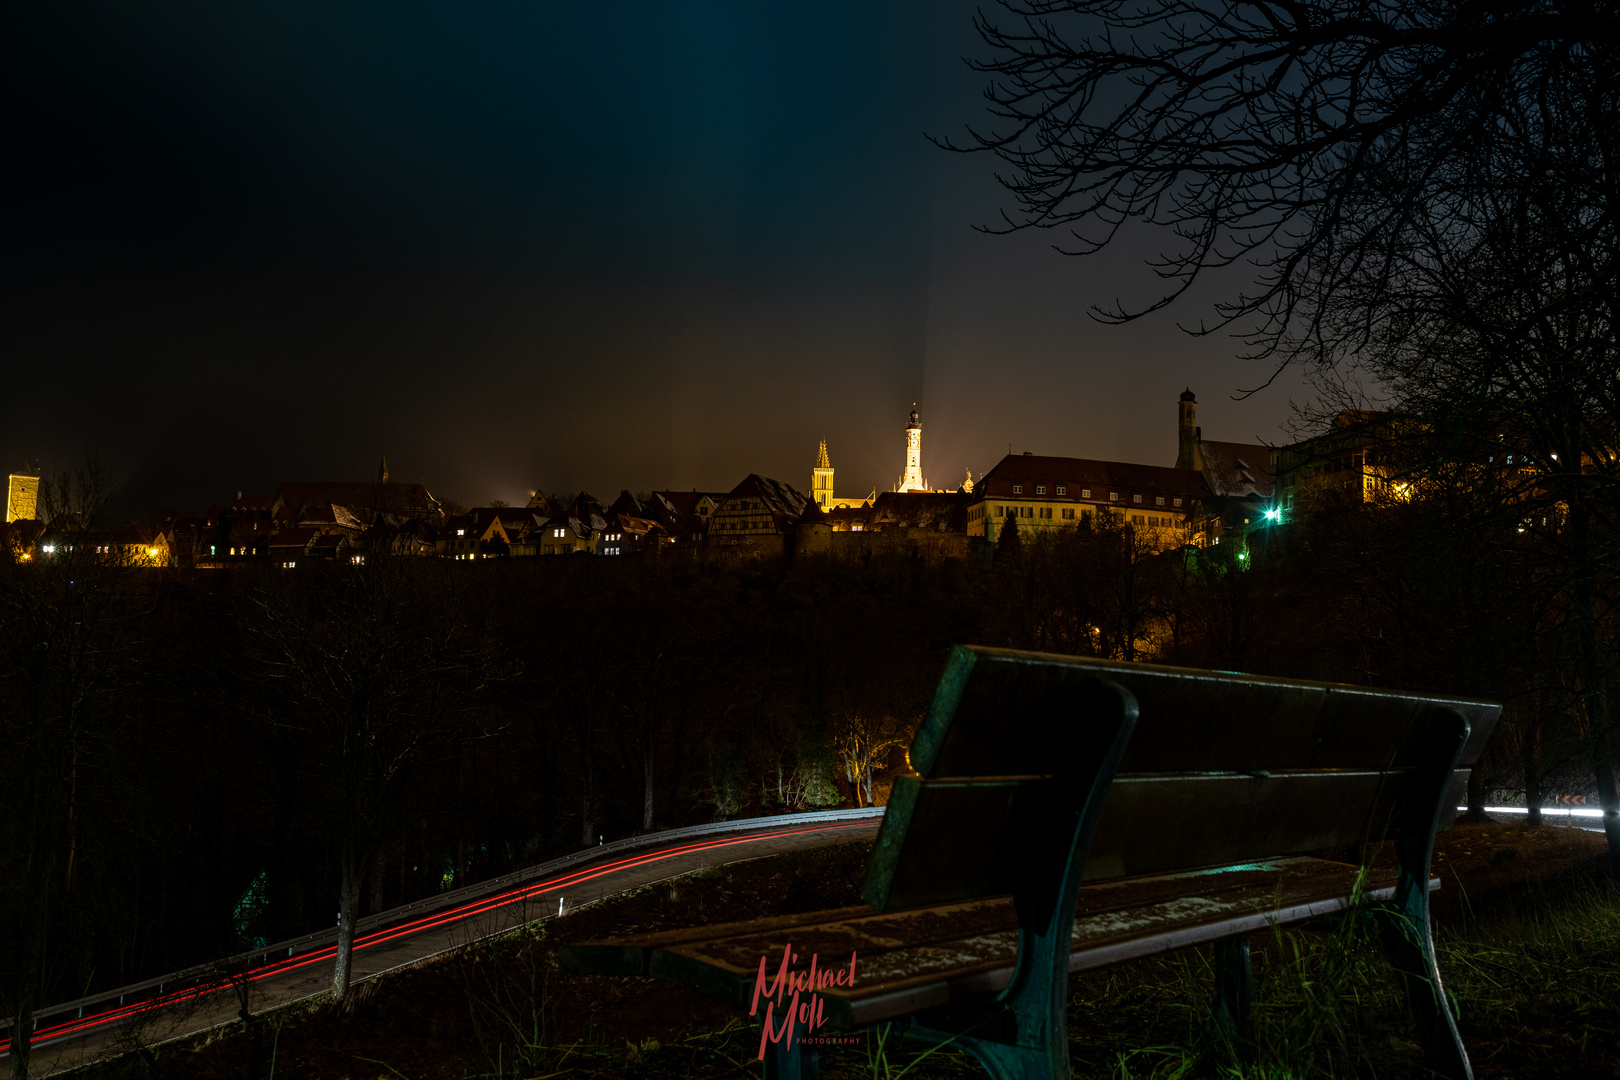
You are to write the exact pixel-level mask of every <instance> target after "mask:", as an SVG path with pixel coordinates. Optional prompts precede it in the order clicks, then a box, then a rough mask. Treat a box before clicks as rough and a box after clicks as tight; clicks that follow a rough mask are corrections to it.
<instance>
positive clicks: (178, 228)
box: [0, 2, 1303, 509]
mask: <svg viewBox="0 0 1620 1080" xmlns="http://www.w3.org/2000/svg"><path fill="white" fill-rule="evenodd" d="M972 17H973V6H972V5H970V4H967V3H965V2H963V3H955V4H953V5H949V6H947V7H946V8H944V9H941V8H939V7H938V6H937V5H929V6H924V5H922V4H921V3H920V2H918V3H913V4H910V5H909V6H907V5H902V6H900V7H898V8H895V9H893V10H885V11H883V12H871V11H866V10H862V9H859V8H856V7H854V6H853V5H851V6H849V7H847V8H839V7H838V6H837V5H829V6H826V7H825V8H817V9H815V10H810V9H805V10H793V9H787V8H775V9H769V10H766V9H758V10H742V9H739V10H736V11H721V10H715V11H706V12H690V11H683V12H677V11H676V10H675V9H669V10H668V11H665V10H663V9H654V10H653V11H652V13H651V14H649V15H648V17H646V18H639V19H623V18H618V17H614V16H613V15H612V14H611V13H605V12H592V11H583V10H582V11H576V12H566V11H561V10H550V11H547V12H544V13H542V12H519V11H507V12H505V13H486V14H484V15H477V16H470V15H469V16H460V15H458V16H455V17H450V16H448V15H438V14H434V13H431V12H425V11H424V12H416V13H414V14H410V15H402V14H399V13H390V14H389V15H388V16H387V17H382V16H380V15H370V16H368V15H365V14H360V13H357V14H354V15H353V16H352V17H347V16H345V17H340V16H338V15H336V14H334V13H331V12H321V11H317V10H313V9H312V10H310V11H304V10H302V9H298V8H296V7H293V8H282V7H278V8H273V9H271V8H266V9H264V10H262V11H257V12H256V13H254V14H252V15H249V14H246V13H244V12H236V13H230V12H226V11H224V10H220V11H217V12H203V13H197V12H189V13H187V12H180V11H179V10H178V9H177V10H175V11H172V12H145V13H141V14H139V15H137V14H136V13H134V12H129V11H122V10H120V9H117V8H114V7H109V8H107V9H106V10H105V11H103V12H101V13H100V15H99V16H98V17H96V18H76V17H71V16H69V15H68V14H66V13H64V12H61V11H57V10H54V9H46V8H42V9H37V10H34V11H31V12H30V13H28V14H26V15H25V16H19V19H21V20H22V21H23V23H24V25H22V26H21V27H20V35H21V38H22V39H24V40H27V41H29V42H30V43H31V45H30V48H28V49H26V50H24V52H25V55H24V57H23V58H22V59H21V60H20V61H19V64H18V66H17V67H16V69H15V70H13V71H12V72H10V73H9V77H10V78H12V79H13V80H14V83H15V87H16V92H15V93H14V94H13V95H12V96H11V97H10V98H9V100H10V101H11V102H13V105H12V110H13V112H12V114H11V115H12V118H13V121H14V130H15V131H16V132H17V135H16V139H17V150H16V157H17V158H18V160H20V161H24V162H26V163H27V167H26V168H22V169H19V170H16V171H15V172H14V173H13V174H12V175H10V176H8V177H7V180H6V183H7V184H8V189H7V190H8V193H9V194H10V196H11V197H10V204H11V205H12V206H13V207H17V208H22V207H26V208H27V212H26V213H23V212H20V210H19V212H15V213H13V215H12V221H11V223H12V229H11V231H10V233H8V243H7V246H6V251H5V254H4V255H3V256H0V260H3V262H0V271H3V273H4V274H5V279H6V282H7V288H6V290H5V297H6V299H5V305H6V306H5V308H4V314H5V327H6V330H5V334H4V342H5V352H6V356H7V360H8V368H9V372H8V375H9V379H10V381H9V382H8V386H7V394H8V399H9V400H10V401H11V402H14V403H17V404H16V407H14V408H13V409H11V410H9V411H8V414H7V417H6V421H5V423H4V424H0V457H3V458H4V460H5V463H6V467H7V468H8V469H17V468H19V467H20V466H21V465H22V464H23V462H24V461H27V462H30V463H38V464H42V465H44V466H45V467H46V468H47V469H49V468H52V467H56V468H65V467H71V466H72V465H73V464H75V463H76V462H79V461H81V460H82V459H83V456H84V455H85V453H87V452H89V453H94V454H96V455H97V457H98V458H99V459H100V460H101V461H102V462H103V463H104V464H105V465H106V467H107V468H108V470H109V472H110V473H111V474H112V475H113V478H114V480H115V481H116V482H117V484H118V486H119V488H120V489H121V490H122V491H123V493H124V498H125V502H126V504H127V505H128V506H129V507H130V508H131V509H135V508H144V507H161V506H173V507H198V506H205V505H207V503H208V502H209V501H210V500H212V499H213V498H215V497H217V493H219V492H222V491H227V490H228V491H235V490H237V489H238V488H240V487H260V488H263V487H265V486H266V485H271V484H274V483H276V482H278V481H280V480H283V479H289V478H292V479H296V478H299V477H305V478H310V477H317V476H354V477H357V478H358V477H364V476H367V475H370V473H371V471H372V470H373V469H374V468H375V467H376V462H377V460H378V458H379V457H380V456H381V455H383V454H387V455H388V456H389V458H390V460H391V461H392V462H393V463H394V467H395V469H396V471H397V472H398V474H399V475H400V476H402V477H409V478H410V479H412V480H420V481H422V482H424V483H427V484H428V485H429V486H430V487H431V488H432V489H433V490H435V491H445V492H447V493H448V494H449V495H450V496H451V497H453V498H456V499H458V500H460V501H463V502H467V503H477V502H481V501H486V500H489V499H494V498H505V499H507V500H515V499H516V498H517V497H518V496H519V495H520V494H521V493H522V492H525V491H527V490H529V489H531V488H534V487H536V486H540V487H568V488H574V489H585V490H591V491H606V489H607V488H608V487H609V486H610V485H613V486H619V487H622V486H630V487H638V486H639V487H643V488H646V489H655V488H666V487H668V488H691V487H699V488H704V487H710V486H723V485H726V484H727V483H729V482H730V481H729V480H728V478H734V477H736V476H740V475H743V474H745V473H747V472H751V471H761V472H765V473H767V474H775V475H780V476H783V477H784V478H787V477H794V478H797V477H799V476H800V474H801V473H804V472H806V470H807V468H808V464H809V463H813V461H814V457H813V455H814V452H815V448H816V443H817V442H818V440H820V439H822V438H825V439H827V440H828V443H829V446H830V448H831V449H832V452H833V454H834V456H835V458H836V461H837V467H838V468H839V470H840V475H848V476H849V477H851V482H852V483H853V482H854V478H855V477H862V478H863V479H862V480H861V482H862V483H865V484H867V487H868V490H870V489H871V488H872V487H873V486H876V487H877V488H878V489H879V490H881V489H882V488H884V487H886V486H888V484H889V483H890V482H892V479H893V477H892V476H891V475H890V473H891V472H893V471H894V466H893V465H892V464H891V462H892V459H893V458H894V456H895V451H894V446H895V443H896V439H897V438H898V436H897V435H896V434H895V431H896V428H897V425H896V423H895V418H896V416H899V417H901V418H902V420H901V423H902V424H903V417H904V415H905V411H906V409H907V408H908V407H909V405H910V403H911V402H912V401H914V400H915V401H918V402H919V403H920V408H921V409H922V410H923V413H924V415H925V417H926V422H927V423H928V424H929V427H930V450H929V454H928V462H927V468H928V471H929V478H930V479H932V480H933V481H934V482H935V483H943V482H945V479H946V477H947V476H949V477H950V478H951V479H952V480H954V479H955V475H956V472H957V470H961V469H965V468H972V469H973V470H974V471H975V472H978V471H980V470H982V469H984V468H988V467H989V465H990V464H992V463H993V462H994V460H995V459H996V457H998V456H999V453H998V450H999V451H1000V452H1004V451H1005V447H1006V445H1007V443H1008V442H1009V441H1011V442H1013V443H1014V444H1015V445H1016V446H1017V448H1018V449H1020V450H1022V449H1029V450H1031V451H1034V452H1042V453H1052V454H1070V455H1077V456H1086V457H1093V458H1103V459H1112V460H1130V461H1143V462H1157V461H1161V460H1164V459H1165V458H1166V455H1167V454H1171V455H1173V452H1174V449H1173V440H1172V438H1171V436H1170V435H1168V434H1166V433H1165V428H1166V424H1165V421H1164V419H1163V417H1164V416H1165V415H1166V413H1165V410H1166V406H1165V405H1164V402H1166V401H1168V400H1173V398H1174V395H1175V394H1177V393H1179V392H1180V391H1181V389H1182V388H1183V387H1184V386H1186V385H1189V384H1190V385H1192V386H1193V388H1194V389H1195V390H1196V391H1198V393H1199V394H1200V396H1201V398H1202V400H1203V401H1204V402H1205V403H1206V406H1213V405H1214V404H1215V403H1216V402H1224V399H1226V398H1227V397H1230V396H1232V395H1233V394H1235V393H1236V392H1238V391H1241V390H1243V389H1247V388H1252V387H1257V386H1260V385H1262V384H1264V383H1265V382H1266V380H1267V379H1268V378H1269V377H1270V376H1271V375H1272V374H1273V371H1272V368H1271V367H1270V366H1269V365H1268V364H1265V363H1256V362H1247V361H1244V360H1241V359H1239V357H1240V356H1241V355H1242V354H1243V353H1244V352H1245V351H1246V346H1245V345H1244V343H1243V342H1242V341H1241V340H1235V339H1233V338H1231V337H1228V336H1222V335H1219V334H1216V335H1212V336H1209V337H1202V338H1200V337H1193V336H1190V335H1188V334H1186V333H1185V332H1183V331H1182V330H1181V329H1180V328H1179V326H1180V325H1182V324H1184V325H1187V326H1198V325H1199V324H1200V323H1201V322H1202V321H1204V320H1205V319H1206V317H1207V315H1208V309H1209V305H1210V302H1211V300H1212V298H1213V297H1214V296H1215V295H1217V293H1216V292H1213V291H1211V290H1210V289H1205V288H1203V287H1202V286H1201V287H1200V289H1199V290H1197V291H1196V292H1195V294H1193V295H1189V296H1187V297H1185V298H1184V299H1183V301H1182V302H1181V303H1178V304H1176V305H1173V306H1172V307H1171V308H1169V309H1166V310H1165V311H1163V312H1159V313H1157V314H1156V315H1154V316H1152V317H1150V318H1148V319H1144V320H1142V321H1140V322H1136V323H1132V324H1130V325H1126V326H1109V325H1104V324H1102V323H1099V322H1096V321H1094V320H1093V319H1092V318H1091V317H1090V316H1089V314H1088V309H1089V308H1091V307H1092V306H1094V305H1100V306H1103V307H1107V306H1108V305H1110V304H1112V303H1114V302H1115V301H1116V300H1118V299H1120V298H1124V299H1127V300H1129V299H1133V298H1140V297H1143V296H1148V295H1152V294H1153V292H1154V291H1155V290H1156V289H1157V288H1158V285H1159V281H1158V279H1157V277H1156V276H1155V275H1154V274H1153V272H1152V270H1151V269H1150V268H1148V267H1147V266H1146V260H1147V259H1149V258H1151V257H1152V256H1153V255H1154V254H1155V253H1156V251H1157V249H1158V245H1159V241H1158V240H1157V239H1156V238H1154V237H1152V236H1147V235H1144V236H1142V237H1139V238H1137V239H1136V240H1135V241H1134V242H1133V243H1132V244H1130V245H1126V246H1124V247H1121V248H1119V249H1118V250H1110V251H1108V252H1105V253H1103V254H1101V255H1098V256H1094V257H1091V258H1088V259H1072V258H1066V257H1065V256H1063V255H1061V254H1059V253H1057V252H1055V251H1053V250H1052V248H1053V245H1054V244H1063V243H1066V242H1067V238H1066V234H1063V233H1061V232H1056V233H1044V232H1037V233H1024V234H1018V235H1010V236H995V235H986V234H984V233H981V232H977V231H975V227H976V226H982V225H993V224H994V223H995V222H996V220H997V215H998V212H999V211H1000V209H1001V208H1002V207H1003V206H1004V194H1005V193H1004V192H1003V190H1002V189H1001V188H1000V187H999V185H998V184H997V183H996V181H995V179H994V170H995V165H994V162H993V161H992V160H990V159H989V158H988V157H984V156H976V155H961V154H952V153H949V152H947V151H945V150H942V149H940V148H938V147H937V146H935V145H933V144H931V143H930V142H929V138H930V137H942V138H943V137H948V136H954V135H957V134H959V133H961V132H962V131H963V130H964V125H965V124H968V123H970V122H974V119H975V118H976V117H978V116H979V115H980V109H981V104H982V102H981V98H980V94H981V92H982V90H983V79H982V76H980V75H978V74H976V73H974V72H972V71H971V70H969V69H968V68H967V66H966V65H964V64H963V63H962V62H961V59H960V58H961V57H963V56H965V55H971V54H973V53H974V52H975V51H976V50H977V48H978V41H977V35H976V33H975V31H974V29H973V24H972ZM608 35H611V36H614V37H615V38H617V39H618V40H620V41H621V42H623V45H624V47H625V48H628V49H630V50H631V51H632V52H633V53H634V54H635V55H636V56H637V57H638V58H639V59H640V60H641V61H644V62H643V63H639V64H633V65H630V70H629V72H628V73H627V72H626V71H624V70H622V69H620V68H618V67H615V68H613V69H612V70H611V71H609V70H607V69H605V68H604V67H603V66H600V65H597V64H595V63H594V62H593V61H592V60H591V59H590V53H591V50H589V49H579V48H576V47H575V45H574V43H576V42H578V41H581V40H586V41H590V40H600V39H602V38H603V37H604V36H608ZM649 103H653V104H652V105H651V106H650V107H649ZM1302 385H1303V384H1302V383H1300V382H1299V381H1298V380H1297V379H1295V378H1294V377H1293V376H1292V375H1287V376H1285V377H1284V378H1283V379H1282V380H1281V381H1279V382H1278V383H1276V384H1274V385H1272V386H1271V387H1269V388H1268V389H1266V390H1265V391H1263V392H1262V393H1260V394H1258V395H1256V396H1255V397H1253V398H1250V399H1248V400H1246V401H1242V402H1230V403H1227V404H1223V407H1222V408H1221V410H1220V415H1219V416H1218V417H1217V416H1216V414H1215V412H1213V411H1212V412H1211V421H1210V425H1211V428H1212V430H1216V431H1219V432H1220V433H1221V434H1222V436H1223V437H1225V438H1229V439H1244V440H1247V439H1254V438H1266V437H1271V438H1272V439H1273V440H1275V439H1276V437H1277V427H1278V424H1279V423H1280V422H1281V421H1283V420H1285V419H1286V417H1287V413H1288V402H1289V400H1290V399H1291V398H1295V397H1299V396H1301V394H1302V393H1303V389H1302ZM795 482H802V481H795Z"/></svg>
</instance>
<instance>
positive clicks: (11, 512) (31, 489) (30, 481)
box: [6, 473, 39, 524]
mask: <svg viewBox="0 0 1620 1080" xmlns="http://www.w3.org/2000/svg"><path fill="white" fill-rule="evenodd" d="M38 517H39V477H37V476H31V475H29V474H27V473H12V474H11V476H10V479H9V482H8V483H7V485H6V523H7V524H10V523H11V522H13V521H33V520H35V519H37V518H38Z"/></svg>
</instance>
